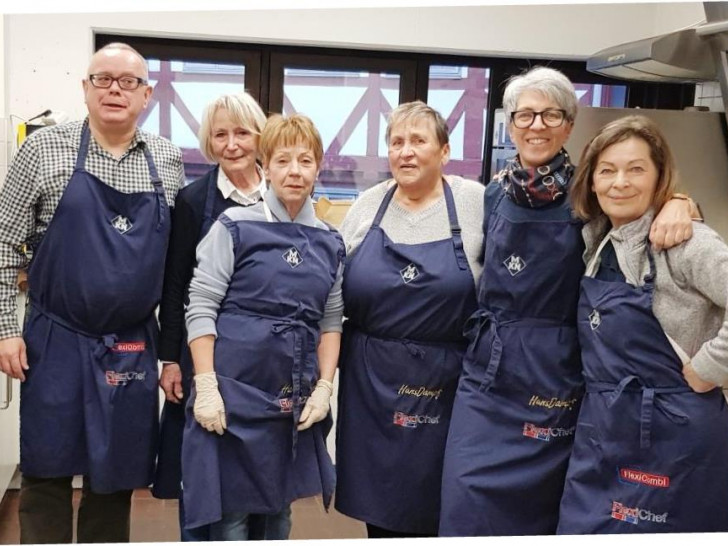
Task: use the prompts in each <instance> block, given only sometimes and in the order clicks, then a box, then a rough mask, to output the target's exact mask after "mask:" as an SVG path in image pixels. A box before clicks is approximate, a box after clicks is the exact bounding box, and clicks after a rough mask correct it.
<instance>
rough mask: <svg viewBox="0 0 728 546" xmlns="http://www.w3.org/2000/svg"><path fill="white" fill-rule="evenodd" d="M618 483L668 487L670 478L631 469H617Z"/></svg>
mask: <svg viewBox="0 0 728 546" xmlns="http://www.w3.org/2000/svg"><path fill="white" fill-rule="evenodd" d="M618 470H619V472H618V474H617V475H618V476H619V478H618V479H619V481H620V482H622V483H625V482H628V483H632V484H636V485H646V486H648V487H660V488H666V487H670V477H669V476H663V475H661V474H650V473H649V472H644V471H642V470H636V469H633V468H619V469H618Z"/></svg>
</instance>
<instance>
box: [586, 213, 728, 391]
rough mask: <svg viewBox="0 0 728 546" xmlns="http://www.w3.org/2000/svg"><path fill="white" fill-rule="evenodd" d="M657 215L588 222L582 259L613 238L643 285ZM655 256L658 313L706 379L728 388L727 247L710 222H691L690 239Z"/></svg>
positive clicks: (629, 275)
mask: <svg viewBox="0 0 728 546" xmlns="http://www.w3.org/2000/svg"><path fill="white" fill-rule="evenodd" d="M653 217H654V214H653V212H652V211H648V212H647V213H646V214H645V215H644V216H642V217H641V218H639V219H638V220H635V221H633V222H630V223H629V224H626V225H623V226H621V227H619V228H617V229H612V230H610V227H611V226H610V224H609V221H608V219H607V218H606V217H600V218H597V219H595V220H593V221H591V222H589V223H588V224H587V225H586V226H584V231H583V235H584V241H585V243H586V250H585V251H584V261H585V262H586V263H587V264H588V263H589V262H590V261H591V258H592V257H593V256H594V254H595V253H596V251H597V248H598V246H599V243H600V242H601V241H602V239H604V237H605V236H606V237H609V238H610V239H611V242H612V245H613V246H614V249H615V251H616V255H617V260H618V262H619V267H620V269H621V270H622V273H623V274H624V276H625V278H626V280H627V282H628V283H630V284H632V285H633V286H641V285H642V284H643V283H644V277H645V275H646V274H647V273H648V272H649V267H650V266H649V261H648V257H647V253H646V252H645V239H646V237H647V235H648V233H649V230H650V225H651V223H652V219H653ZM653 256H654V259H655V268H656V272H655V292H654V299H653V305H652V307H653V309H652V310H653V312H654V314H655V317H656V318H657V320H658V322H659V323H660V325H661V326H662V329H663V330H664V331H665V333H666V334H667V335H668V336H670V337H671V338H672V339H673V340H674V341H675V342H676V343H677V344H678V346H679V347H680V348H681V349H682V350H683V351H684V352H685V353H686V354H687V357H689V358H690V360H691V362H692V365H693V367H694V368H695V371H696V372H697V373H698V375H699V376H700V377H701V378H702V379H703V380H705V381H709V382H711V383H715V384H716V385H720V386H723V387H726V386H728V316H726V307H727V304H728V246H727V245H726V244H725V242H724V241H723V239H721V237H720V236H719V235H718V234H717V233H716V232H715V231H713V230H712V229H710V228H709V227H708V226H706V225H704V224H701V223H699V222H693V237H692V238H691V239H690V240H689V241H687V242H685V243H683V244H681V245H679V246H676V247H674V248H671V249H669V250H663V251H660V252H653Z"/></svg>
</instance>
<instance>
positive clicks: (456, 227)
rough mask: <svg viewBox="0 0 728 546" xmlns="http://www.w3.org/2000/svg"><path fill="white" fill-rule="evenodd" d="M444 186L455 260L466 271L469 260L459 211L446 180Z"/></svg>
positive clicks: (443, 181) (443, 182)
mask: <svg viewBox="0 0 728 546" xmlns="http://www.w3.org/2000/svg"><path fill="white" fill-rule="evenodd" d="M442 186H443V189H444V191H445V204H446V205H447V216H448V219H449V220H450V235H451V236H452V245H453V248H454V249H455V259H456V260H457V262H458V267H459V268H460V269H461V270H463V271H466V270H468V268H469V266H468V258H467V256H465V249H464V248H463V238H462V235H461V232H462V230H461V229H460V223H459V222H458V211H457V209H456V208H455V199H454V198H453V195H452V189H450V184H449V183H448V182H447V180H445V179H444V178H443V179H442Z"/></svg>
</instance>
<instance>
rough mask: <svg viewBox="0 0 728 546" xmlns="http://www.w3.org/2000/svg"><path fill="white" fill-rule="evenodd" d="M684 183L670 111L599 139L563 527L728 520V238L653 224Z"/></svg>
mask: <svg viewBox="0 0 728 546" xmlns="http://www.w3.org/2000/svg"><path fill="white" fill-rule="evenodd" d="M675 184H676V172H675V166H674V161H673V157H672V153H671V151H670V147H669V146H668V143H667V142H666V141H665V138H664V136H663V135H662V133H661V132H660V130H659V128H658V127H657V125H656V124H655V123H654V122H653V121H651V120H650V119H649V118H647V117H644V116H629V117H625V118H622V119H619V120H616V121H614V122H612V123H609V124H607V125H606V126H604V127H602V129H601V130H600V131H599V132H598V133H597V135H596V136H595V137H594V138H593V139H592V141H591V142H590V143H589V145H588V146H587V147H586V148H585V150H584V152H583V154H582V157H581V162H580V165H579V169H578V170H577V172H576V175H575V177H574V183H573V188H572V192H571V197H572V201H573V207H574V211H575V212H576V214H577V215H578V216H579V217H580V218H582V219H583V220H584V221H586V222H587V224H586V225H585V226H584V230H583V233H584V241H585V242H586V252H585V253H584V260H585V262H586V264H587V269H586V273H585V275H584V278H583V279H582V282H581V294H580V296H579V306H578V314H577V327H578V331H579V341H580V344H581V357H582V362H583V366H584V377H585V379H586V396H585V398H584V401H583V403H582V407H581V411H580V413H579V418H578V421H577V427H576V437H575V440H574V450H573V453H572V455H571V460H570V463H569V469H568V473H567V475H566V486H565V489H564V495H563V498H562V500H561V513H560V520H559V528H558V532H559V533H561V534H577V533H586V534H593V533H660V532H681V533H687V532H692V533H702V532H708V531H722V532H725V531H728V502H726V491H728V464H726V461H728V409H727V408H726V401H725V398H724V397H723V393H722V392H721V389H720V388H718V387H719V386H726V385H728V316H727V315H726V307H727V305H726V302H727V301H728V284H726V276H727V275H728V246H726V244H725V243H724V242H723V240H722V239H721V238H720V236H719V235H718V234H717V233H715V232H714V231H713V230H712V229H710V228H708V227H707V226H705V225H703V224H700V223H696V224H695V226H694V235H693V237H692V238H691V239H690V240H689V241H688V242H687V243H685V244H683V245H681V246H678V247H675V248H671V249H669V250H666V251H662V252H654V251H653V250H652V249H651V248H650V245H649V243H648V242H647V236H648V233H649V229H650V224H651V222H652V219H653V218H654V215H655V214H657V213H658V212H659V211H660V210H661V209H662V207H664V206H665V203H667V202H668V200H669V196H670V195H672V193H673V190H674V187H675Z"/></svg>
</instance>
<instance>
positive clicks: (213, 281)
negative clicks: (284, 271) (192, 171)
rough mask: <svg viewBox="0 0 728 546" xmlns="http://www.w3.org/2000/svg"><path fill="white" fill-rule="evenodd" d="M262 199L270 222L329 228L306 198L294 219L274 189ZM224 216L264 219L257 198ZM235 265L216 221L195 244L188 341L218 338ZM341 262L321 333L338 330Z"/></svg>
mask: <svg viewBox="0 0 728 546" xmlns="http://www.w3.org/2000/svg"><path fill="white" fill-rule="evenodd" d="M263 200H264V201H265V202H266V203H267V204H268V207H269V208H270V211H271V213H272V217H273V219H272V221H273V222H295V223H298V224H303V225H306V226H311V227H316V228H319V229H324V230H327V231H328V230H329V227H328V226H327V225H326V224H324V223H323V222H322V221H321V220H319V219H318V218H316V214H315V212H314V208H313V203H312V202H311V199H310V198H307V199H306V202H305V203H304V205H303V208H302V209H301V211H300V212H299V213H298V215H297V216H296V218H294V219H291V217H290V216H289V215H288V212H287V211H286V209H285V207H284V206H283V204H282V203H281V202H280V201H279V200H278V197H276V194H275V192H274V191H273V190H269V191H267V192H266V193H265V195H264V197H263ZM223 214H224V215H225V216H227V217H228V218H230V219H231V220H233V221H239V220H250V221H256V222H265V221H266V216H265V210H264V208H263V202H262V201H259V202H258V203H256V204H255V205H252V206H250V207H232V208H229V209H227V210H226V211H225V212H224V213H223ZM234 264H235V254H234V252H233V241H232V238H231V237H230V232H229V231H228V230H227V228H226V227H225V226H224V225H223V224H222V223H221V222H220V221H219V220H218V221H216V222H215V223H214V224H213V225H212V227H211V228H210V231H209V232H208V233H207V235H206V236H205V237H204V239H202V241H200V244H199V245H198V246H197V267H195V272H194V275H193V277H192V281H191V282H190V303H189V306H188V307H187V314H186V316H185V318H186V322H187V331H188V336H187V340H188V341H192V340H193V339H196V338H198V337H202V336H205V335H213V336H215V337H217V328H216V327H215V323H216V321H217V314H218V310H219V309H220V304H221V303H222V300H223V298H224V297H225V294H226V293H227V290H228V285H229V284H230V279H231V278H232V275H233V271H234ZM343 267H344V266H343V264H341V265H340V266H339V270H338V272H337V274H336V281H335V282H334V286H333V287H332V288H331V291H330V292H329V296H328V299H327V301H326V308H325V310H324V316H323V318H322V319H321V321H320V322H319V327H320V328H321V331H322V332H341V331H342V323H341V321H342V318H343V314H344V299H343V297H342V295H341V282H342V277H343Z"/></svg>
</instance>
